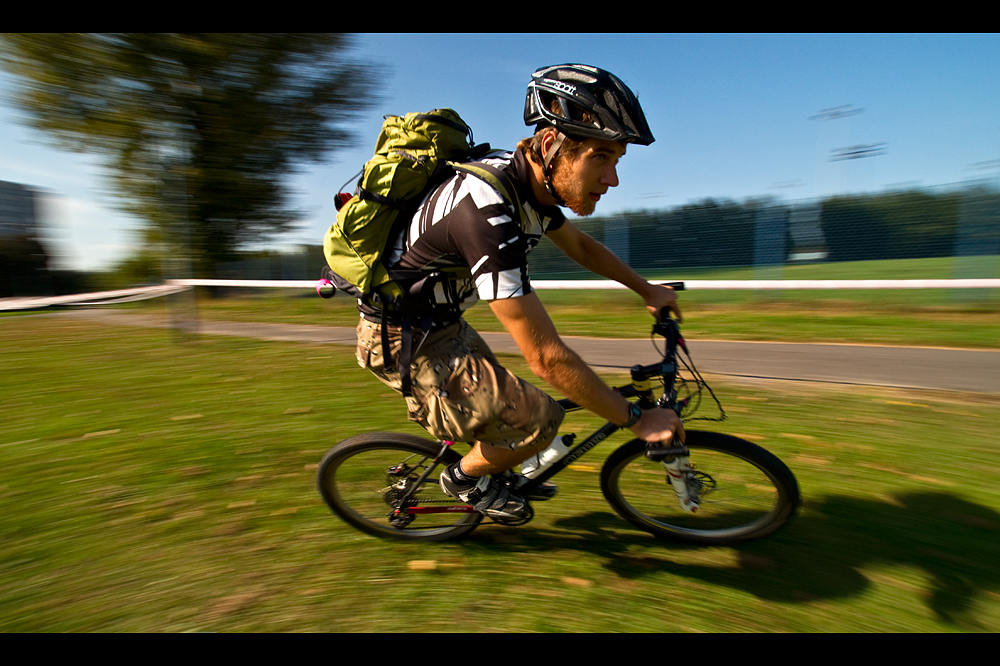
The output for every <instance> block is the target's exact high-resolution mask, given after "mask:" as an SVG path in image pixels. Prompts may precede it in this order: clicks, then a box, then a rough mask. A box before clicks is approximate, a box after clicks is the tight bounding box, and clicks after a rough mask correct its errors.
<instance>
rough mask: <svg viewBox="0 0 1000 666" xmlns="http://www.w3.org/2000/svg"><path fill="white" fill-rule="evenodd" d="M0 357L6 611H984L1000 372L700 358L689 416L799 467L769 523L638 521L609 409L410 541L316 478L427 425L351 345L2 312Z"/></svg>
mask: <svg viewBox="0 0 1000 666" xmlns="http://www.w3.org/2000/svg"><path fill="white" fill-rule="evenodd" d="M691 295H692V296H694V293H693V292H692V293H691ZM685 296H687V295H685ZM281 300H283V301H293V303H291V304H287V303H286V305H288V307H286V308H283V309H284V310H285V312H284V313H283V314H282V315H280V316H282V317H289V318H291V319H299V318H301V317H303V316H305V315H304V314H303V312H301V311H295V308H296V307H298V305H296V303H298V301H297V300H296V299H287V298H285V299H281ZM301 302H302V303H303V304H304V303H307V301H305V300H302V301H301ZM312 302H316V303H320V308H322V307H325V306H328V305H329V304H328V303H323V302H321V301H319V299H314V301H310V303H312ZM260 306H261V302H259V301H258V302H254V303H253V304H252V305H249V306H248V305H247V304H246V303H245V302H244V303H243V304H242V305H241V304H239V303H238V302H237V303H236V304H235V305H233V304H232V303H229V304H228V305H223V304H220V307H219V310H220V311H224V312H218V313H216V314H215V315H213V316H220V317H222V316H223V315H225V317H234V316H243V315H239V314H238V313H239V312H240V311H241V310H247V311H249V310H256V312H257V315H258V316H262V313H261V310H260V309H259V307H260ZM154 307H155V306H154ZM303 307H309V308H311V307H312V305H308V306H303ZM706 307H707V305H706ZM227 308H229V309H228V310H227ZM202 311H203V312H209V313H210V312H211V311H212V309H211V308H210V307H203V308H202ZM310 311H312V312H314V310H310ZM697 311H698V308H697V307H694V306H692V308H691V309H690V310H689V312H697ZM234 313H236V314H234ZM206 316H208V315H206ZM246 316H249V314H247V315H246ZM275 316H278V315H275ZM561 316H563V315H561ZM564 316H565V320H566V321H570V320H571V319H572V318H571V317H570V316H569V315H568V314H566V315H564ZM984 316H992V315H990V313H989V312H988V311H984ZM691 319H692V322H691V326H695V325H696V324H695V322H694V321H693V320H694V319H695V318H694V317H691ZM989 321H994V320H987V324H989ZM312 323H315V322H312ZM645 326H647V324H645V323H643V327H645ZM506 361H507V362H508V363H509V364H510V366H511V367H512V368H513V369H515V371H517V372H519V373H521V374H522V376H525V377H530V376H531V375H530V373H528V372H527V370H526V369H525V368H524V366H523V364H522V363H521V361H520V360H519V359H517V358H513V357H509V358H506ZM0 369H2V371H0V455H2V459H3V462H4V464H3V466H2V467H0V508H2V511H0V631H2V632H5V633H13V632H111V631H114V632H151V631H155V632H186V631H191V632H254V631H255V632H263V631H267V632H277V631H288V632H292V631H324V632H326V631H328V632H361V631H377V632H406V631H420V632H427V631H454V632H495V631H506V632H515V631H516V632H521V631H535V632H562V631H566V632H578V631H586V632H630V631H634V632H678V631H680V632H782V631H786V632H866V631H874V632H953V631H957V632H996V631H1000V490H998V488H1000V483H998V481H1000V463H998V462H997V460H998V458H997V452H998V451H997V450H998V448H1000V444H998V442H997V436H996V433H997V432H998V431H1000V398H997V397H996V396H982V395H968V394H966V395H963V394H955V393H935V392H926V391H925V392H901V391H891V390H883V389H875V388H871V389H866V388H859V387H853V388H851V389H850V390H846V389H843V388H804V387H803V385H801V384H796V385H794V386H792V385H788V384H783V383H757V384H735V383H728V382H723V381H721V380H715V379H713V378H709V379H710V381H711V382H712V385H713V388H714V389H715V391H716V393H717V394H718V395H719V397H720V399H721V400H722V401H723V404H724V405H725V407H726V411H727V412H728V414H729V417H730V418H729V420H728V421H726V422H724V423H721V424H718V423H712V424H707V425H706V426H705V427H708V426H714V429H719V430H722V431H724V432H730V433H734V434H739V435H741V436H743V437H746V438H747V439H751V440H753V441H757V442H759V443H760V444H761V445H763V446H765V447H767V448H768V449H770V450H771V451H773V452H774V453H776V454H778V455H779V456H780V457H781V458H782V459H784V460H785V461H787V462H788V464H789V465H790V467H791V468H792V469H793V471H794V472H795V473H796V475H797V476H798V479H799V482H800V484H801V486H802V490H803V495H804V497H805V505H804V507H803V510H802V512H801V514H800V515H799V516H798V518H797V519H796V520H795V521H794V522H792V523H791V524H790V525H789V526H787V527H786V528H785V529H783V530H782V531H780V532H779V533H777V534H775V535H774V536H772V537H770V538H768V539H766V540H762V541H758V542H754V543H751V544H748V545H745V546H740V547H738V548H693V547H687V546H677V545H673V544H669V543H665V542H659V541H656V540H654V539H652V538H651V537H647V536H646V535H645V534H643V533H641V532H637V531H635V530H633V529H631V528H630V526H629V525H628V524H627V523H625V522H624V521H623V520H621V519H620V518H618V517H617V516H616V515H615V514H614V513H613V512H612V511H611V510H610V508H609V507H608V505H607V504H606V503H605V502H604V500H603V498H602V497H601V495H600V490H599V486H598V472H599V470H600V465H601V463H602V462H603V458H604V456H605V455H606V454H607V453H608V452H609V451H611V450H613V448H614V447H615V446H616V445H618V444H620V443H621V442H623V441H624V436H622V435H619V436H618V437H616V438H613V439H612V440H611V441H609V442H605V443H602V444H601V445H599V446H598V447H597V448H596V449H595V450H593V451H591V452H590V453H588V454H587V455H586V456H584V457H583V458H582V459H581V460H580V461H578V462H577V463H576V464H575V465H574V466H573V467H572V468H571V469H570V470H568V471H567V472H566V473H564V474H562V475H560V477H557V481H558V482H559V483H560V489H561V492H560V495H559V496H558V497H556V498H555V499H553V500H551V501H549V502H547V503H544V504H537V505H536V507H535V508H536V514H537V516H536V518H535V520H534V521H533V522H532V523H530V524H529V525H526V526H524V527H520V528H502V527H499V526H495V525H483V526H482V527H481V528H480V529H478V530H477V531H476V532H474V533H473V534H472V535H471V536H470V537H469V538H468V539H466V540H464V541H461V542H455V543H445V544H430V545H425V544H400V543H395V542H387V541H381V540H378V539H375V538H372V537H368V536H365V535H363V534H361V533H359V532H356V531H354V530H352V529H350V528H349V527H347V526H346V525H345V524H344V523H342V522H340V521H339V520H338V519H337V518H336V517H335V516H333V515H332V514H331V513H330V512H329V510H328V509H327V508H326V507H325V506H324V505H323V504H322V502H321V500H320V498H319V495H318V493H317V492H316V489H315V479H314V476H315V470H316V464H317V463H318V462H319V459H320V457H321V456H322V454H323V452H324V451H325V450H326V449H327V448H328V447H329V446H331V445H332V444H333V443H335V442H336V441H338V440H339V439H342V438H344V437H347V436H349V435H352V434H355V433H358V432H362V431H367V430H400V431H404V432H410V433H413V434H421V431H420V429H419V428H417V427H415V426H412V425H410V424H408V423H407V422H406V420H405V415H404V413H403V409H402V403H401V401H400V400H399V399H398V398H397V397H396V396H395V395H392V394H391V393H389V392H388V391H387V390H386V389H384V388H383V387H382V385H381V384H379V383H378V382H377V381H376V380H374V379H373V378H371V377H370V376H369V375H368V374H367V373H365V372H364V371H361V370H360V369H359V368H357V365H356V364H355V362H354V359H353V355H352V354H351V351H350V349H349V348H341V347H335V346H322V345H307V344H293V343H270V342H262V341H255V340H249V339H231V338H210V337H203V338H201V339H198V340H191V341H188V342H184V343H181V342H178V341H177V340H176V339H175V338H173V337H172V336H171V335H170V333H169V332H167V331H149V330H144V329H134V328H115V327H101V326H98V325H96V324H93V323H88V322H84V321H76V320H69V319H63V318H53V317H46V316H27V317H25V316H21V317H4V318H0ZM619 379H620V378H619ZM614 380H615V378H609V381H614ZM373 406H376V408H375V409H373ZM597 425H598V423H597V422H596V421H594V420H593V419H589V418H587V417H586V416H580V415H578V414H574V415H572V416H571V418H570V419H568V421H567V430H572V431H577V432H584V431H587V430H589V429H592V428H594V427H596V426H597ZM688 426H689V428H694V427H696V424H695V423H692V422H689V424H688Z"/></svg>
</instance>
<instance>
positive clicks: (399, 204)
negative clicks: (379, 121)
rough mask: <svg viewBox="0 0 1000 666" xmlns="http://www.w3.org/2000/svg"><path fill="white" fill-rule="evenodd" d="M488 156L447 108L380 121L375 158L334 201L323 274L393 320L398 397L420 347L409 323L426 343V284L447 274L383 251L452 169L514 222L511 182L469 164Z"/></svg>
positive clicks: (429, 288) (407, 387)
mask: <svg viewBox="0 0 1000 666" xmlns="http://www.w3.org/2000/svg"><path fill="white" fill-rule="evenodd" d="M489 152H490V146H489V144H482V145H479V146H476V145H474V143H473V141H472V130H471V129H470V128H469V126H468V125H467V124H466V123H465V121H463V120H462V119H461V118H460V117H459V115H458V114H457V113H455V112H454V111H453V110H451V109H435V110H433V111H431V112H430V113H409V114H407V115H406V116H404V117H399V116H387V117H386V119H385V122H384V123H383V125H382V132H381V134H379V138H378V143H377V144H376V146H375V156H374V157H372V159H370V160H368V162H366V163H365V166H364V169H363V170H362V175H361V178H360V179H359V180H358V185H357V188H356V189H355V192H354V195H353V196H348V195H347V194H338V195H337V198H336V200H335V201H336V203H337V204H338V206H337V221H336V223H334V224H333V226H331V227H330V231H329V232H328V233H327V234H326V237H325V238H324V241H323V252H324V254H325V255H326V261H327V264H329V268H328V269H327V270H325V271H324V272H323V277H324V278H325V279H326V280H329V281H330V282H331V283H332V284H333V285H334V286H335V287H336V288H337V289H340V290H342V291H344V292H346V293H348V294H350V295H352V296H354V297H356V298H364V299H366V300H367V301H368V302H370V303H372V304H373V305H376V304H377V305H380V307H381V310H382V320H383V321H387V320H388V319H389V318H390V316H391V317H393V318H395V319H396V320H398V321H399V323H400V325H401V328H402V336H401V341H402V348H401V352H400V360H399V374H400V379H401V381H402V391H403V394H404V395H407V396H409V395H410V394H411V382H410V360H411V359H412V358H413V357H414V356H415V355H416V353H417V351H419V349H420V345H417V348H416V349H413V347H412V326H413V324H414V322H416V323H418V325H419V326H420V328H421V330H423V331H424V332H425V335H424V339H426V333H427V332H429V331H430V330H431V323H432V321H433V319H434V315H435V314H436V313H435V312H434V308H433V307H432V305H431V300H432V299H431V296H430V295H431V294H432V293H433V289H434V284H435V283H436V282H437V281H438V280H446V279H448V275H447V273H446V272H445V271H433V272H425V271H413V270H411V271H405V270H401V269H398V268H395V267H393V266H389V265H387V264H386V261H385V251H386V249H387V246H388V244H389V243H390V241H391V240H393V239H396V238H398V237H399V234H401V233H403V231H404V230H405V227H406V225H407V224H408V222H409V221H410V219H411V218H412V217H413V214H414V213H415V212H416V209H417V207H418V206H419V205H420V202H421V201H423V199H424V197H425V196H426V195H427V193H429V192H430V191H431V190H432V189H433V188H435V187H437V186H439V185H440V184H442V183H443V182H444V181H445V180H447V179H448V178H449V177H451V176H452V175H454V173H455V172H456V171H463V172H466V173H470V174H472V175H474V176H476V177H478V178H480V179H482V180H484V181H485V182H486V183H488V184H489V185H490V186H491V187H493V189H495V190H496V191H497V192H498V193H499V194H500V195H501V196H502V197H503V198H504V201H506V202H507V203H508V204H510V205H511V207H512V208H513V211H514V214H515V215H516V216H517V220H518V221H519V222H521V200H520V196H519V195H518V192H517V189H516V187H515V186H514V183H513V181H512V180H511V179H510V178H509V177H508V176H507V174H505V173H504V172H503V171H501V170H500V169H497V168H496V167H493V166H491V165H488V164H485V163H483V162H476V161H474V160H476V159H478V158H481V157H484V156H485V155H486V154H487V153H489ZM522 224H523V223H522ZM330 295H332V293H331V294H330ZM381 332H382V352H383V358H384V359H385V364H386V369H387V370H389V369H391V365H392V362H391V359H392V356H391V355H390V354H389V338H388V330H387V327H386V326H383V327H382V331H381ZM420 344H423V341H421V343H420Z"/></svg>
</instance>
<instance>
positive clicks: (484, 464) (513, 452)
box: [462, 432, 555, 476]
mask: <svg viewBox="0 0 1000 666" xmlns="http://www.w3.org/2000/svg"><path fill="white" fill-rule="evenodd" d="M553 439H555V433H554V432H553V433H550V434H549V435H548V436H547V437H545V438H544V439H539V440H536V442H535V443H534V444H533V445H532V446H524V447H521V448H517V449H502V448H499V447H496V446H491V445H489V444H483V443H482V442H476V443H475V444H473V445H472V450H471V451H469V452H468V453H467V454H466V455H465V457H464V458H462V471H464V472H465V473H467V474H469V475H471V476H484V475H486V474H499V473H501V472H506V471H507V470H509V469H513V468H514V467H516V466H518V465H520V464H521V463H523V462H524V461H525V460H527V459H528V458H530V457H532V456H534V455H537V454H539V453H541V452H542V451H544V450H545V449H546V447H548V445H549V444H551V443H552V440H553Z"/></svg>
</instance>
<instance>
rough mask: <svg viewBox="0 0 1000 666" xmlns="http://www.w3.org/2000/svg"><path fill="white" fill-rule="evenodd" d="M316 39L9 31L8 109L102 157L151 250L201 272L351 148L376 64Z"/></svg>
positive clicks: (342, 39)
mask: <svg viewBox="0 0 1000 666" xmlns="http://www.w3.org/2000/svg"><path fill="white" fill-rule="evenodd" d="M350 46H351V42H350V39H349V38H348V37H346V36H344V35H335V34H313V33H308V34H307V33H249V34H248V33H243V34H229V33H226V34H139V33H115V34H77V33H73V34H50V33H47V34H11V33H6V34H3V35H2V36H0V64H2V66H3V67H4V68H5V69H6V70H7V71H9V72H10V73H12V74H14V75H15V78H16V82H17V84H18V85H17V87H16V90H15V92H14V95H13V98H12V101H13V103H14V104H15V105H16V106H17V107H18V108H20V109H21V110H22V111H24V112H25V114H26V120H27V122H28V123H29V124H30V125H31V126H32V127H34V128H36V129H38V130H41V131H42V132H44V133H45V134H46V135H47V136H48V137H49V138H50V139H51V140H53V141H54V143H55V144H56V145H57V146H58V147H61V148H64V149H69V150H72V151H76V152H88V153H93V154H97V155H100V156H101V157H102V158H103V160H104V164H105V165H106V166H107V168H108V171H109V175H110V177H111V179H112V185H113V191H114V193H115V195H116V196H117V197H118V198H119V201H120V203H121V206H122V208H123V209H124V210H126V211H128V212H129V213H132V214H133V215H135V216H137V217H139V218H140V219H142V220H145V221H148V223H149V224H148V228H147V241H148V242H149V243H151V244H162V246H164V247H166V248H170V251H171V252H173V253H177V252H182V253H186V252H187V251H189V252H190V253H191V254H192V256H193V257H194V266H195V271H196V274H197V275H199V276H202V277H212V276H213V275H214V266H215V265H216V264H217V263H218V262H220V261H224V260H226V259H228V258H231V257H232V256H233V255H234V253H235V252H236V251H238V250H239V249H240V248H242V247H245V246H246V245H247V244H248V243H252V242H255V241H261V240H265V239H267V238H270V237H273V236H274V235H275V234H279V233H281V232H282V231H284V230H287V229H288V228H289V227H290V226H291V224H292V223H293V222H294V221H295V220H296V219H297V217H298V213H297V211H295V210H293V209H291V207H290V205H289V199H290V196H289V195H290V193H289V190H288V186H287V178H288V176H289V175H290V174H292V173H294V172H295V171H296V169H297V168H299V167H300V166H301V165H303V164H307V163H318V162H322V161H323V160H324V159H326V158H327V157H328V156H329V155H330V153H331V152H332V151H334V150H335V149H337V148H338V147H342V146H344V145H345V144H348V143H349V141H350V140H351V138H352V135H351V133H350V132H349V130H348V129H347V123H348V122H349V121H350V120H352V119H353V117H355V116H356V115H357V114H358V112H359V111H361V110H363V109H365V108H367V107H368V106H369V104H370V103H371V102H372V101H373V92H372V91H373V90H374V89H375V88H376V85H375V82H376V81H377V80H378V78H379V77H378V71H377V69H378V68H377V67H376V66H374V65H371V64H367V63H362V62H356V61H352V60H351V59H350V58H349V57H348V56H349V52H350Z"/></svg>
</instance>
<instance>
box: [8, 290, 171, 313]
mask: <svg viewBox="0 0 1000 666" xmlns="http://www.w3.org/2000/svg"><path fill="white" fill-rule="evenodd" d="M188 288H189V287H188V286H186V285H178V284H165V285H157V286H152V287H137V288H135V289H116V290H115V291H99V292H95V293H91V294H70V295H68V296H39V297H26V298H23V297H15V298H0V312H10V311H14V310H35V309H38V308H47V307H50V306H53V305H111V304H113V303H128V302H132V301H138V300H142V299H145V298H158V297H160V296H166V295H168V294H175V293H177V292H180V291H185V290H186V289H188Z"/></svg>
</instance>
